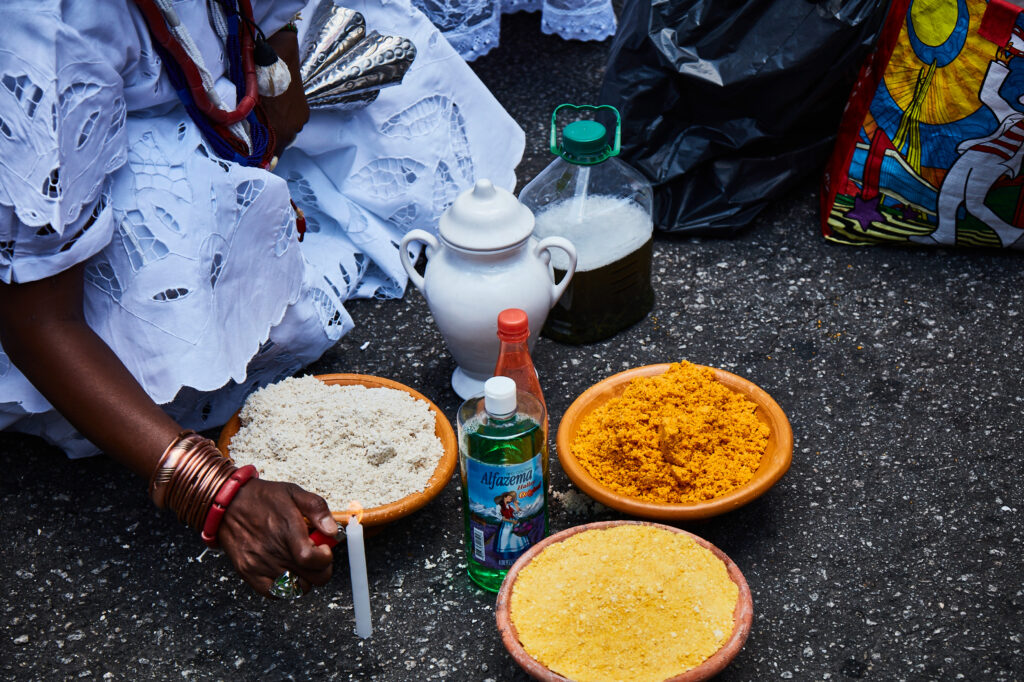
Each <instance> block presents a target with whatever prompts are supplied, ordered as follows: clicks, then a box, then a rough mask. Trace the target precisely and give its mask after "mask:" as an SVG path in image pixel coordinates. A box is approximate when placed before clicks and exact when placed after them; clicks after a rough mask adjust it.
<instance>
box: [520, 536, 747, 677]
mask: <svg viewBox="0 0 1024 682" xmlns="http://www.w3.org/2000/svg"><path fill="white" fill-rule="evenodd" d="M738 598H739V588H738V586H737V585H736V583H735V582H733V580H732V579H731V578H730V577H729V572H728V569H727V567H726V566H725V564H724V563H723V562H722V560H721V559H719V558H718V557H717V556H715V554H714V553H712V552H711V551H710V550H708V549H706V548H705V547H702V546H701V545H700V544H698V543H697V542H696V541H694V539H693V538H692V537H690V536H689V535H688V534H683V533H674V532H672V531H670V530H665V529H662V528H657V527H654V526H649V525H621V526H614V527H610V528H605V529H595V530H587V531H584V532H581V533H578V534H576V535H572V536H571V537H569V538H567V539H565V540H563V541H561V542H557V543H554V544H552V545H550V546H548V547H546V548H544V550H543V551H542V552H540V553H539V554H538V555H537V556H535V557H534V558H533V559H532V560H531V561H530V562H529V564H527V565H526V566H524V567H523V568H522V570H520V571H519V573H518V575H517V576H516V579H515V583H514V585H513V588H512V593H511V596H510V599H509V615H510V618H511V621H512V623H513V625H514V626H515V629H516V633H517V634H518V639H519V642H520V644H521V645H522V647H523V648H524V649H525V650H526V652H527V653H528V654H529V655H530V656H532V657H533V658H534V659H536V660H537V661H538V662H540V663H542V664H543V665H544V666H546V667H547V668H548V669H549V670H551V671H553V672H555V673H558V674H559V675H563V676H564V677H567V678H569V679H572V680H576V681H577V682H591V681H592V682H597V681H599V680H612V679H621V680H626V679H628V680H634V681H636V682H644V681H650V682H661V681H662V680H665V679H668V678H671V677H673V676H676V675H679V674H681V673H684V672H686V671H688V670H691V669H692V668H695V667H697V666H698V665H700V664H701V663H703V662H704V661H705V660H707V659H708V658H710V657H711V656H712V655H713V654H715V653H716V652H717V651H718V650H719V649H721V647H722V646H723V645H724V644H725V643H726V641H727V640H729V638H730V636H731V635H732V633H733V630H734V620H733V616H734V611H735V609H736V604H737V600H738Z"/></svg>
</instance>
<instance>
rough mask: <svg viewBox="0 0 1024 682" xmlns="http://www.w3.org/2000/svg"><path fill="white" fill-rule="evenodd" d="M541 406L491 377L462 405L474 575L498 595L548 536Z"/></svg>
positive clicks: (465, 500)
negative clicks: (519, 562)
mask: <svg viewBox="0 0 1024 682" xmlns="http://www.w3.org/2000/svg"><path fill="white" fill-rule="evenodd" d="M543 423H544V407H543V405H541V403H540V401H539V400H537V399H536V398H535V397H534V396H532V395H530V394H529V393H525V392H517V391H516V384H515V381H513V380H512V379H510V378H508V377H492V378H490V379H488V380H487V382H486V383H485V384H484V395H483V396H478V397H475V398H470V399H469V400H467V401H466V402H464V403H463V404H462V407H460V408H459V414H458V424H459V468H460V473H461V476H462V511H463V516H464V519H465V547H466V560H467V564H468V572H469V577H470V578H471V579H472V580H473V582H475V583H477V584H478V585H480V587H483V588H484V589H485V590H490V591H491V592H497V591H498V589H499V588H500V587H501V582H502V580H504V579H505V574H506V573H508V569H509V568H511V566H512V564H514V563H515V561H516V559H518V558H519V557H520V556H521V555H522V554H523V552H525V551H526V550H527V549H529V548H530V547H531V546H533V545H534V544H536V543H537V542H539V541H540V540H541V539H543V538H544V536H545V535H547V530H548V527H547V526H548V513H547V495H548V457H547V448H546V447H545V443H544V429H543V428H542V426H541V425H542V424H543Z"/></svg>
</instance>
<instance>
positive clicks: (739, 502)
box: [556, 362, 793, 521]
mask: <svg viewBox="0 0 1024 682" xmlns="http://www.w3.org/2000/svg"><path fill="white" fill-rule="evenodd" d="M673 364H677V363H671V362H665V363H659V364H653V365H642V366H639V367H633V368H631V369H627V370H625V371H622V372H618V373H616V374H613V375H611V376H609V377H607V378H605V379H603V380H601V381H599V382H597V383H596V384H594V385H593V386H591V387H590V388H588V389H587V390H585V391H584V392H583V393H581V394H580V396H579V397H578V398H576V400H574V401H573V403H572V404H571V405H570V406H569V409H568V410H566V412H565V415H564V416H563V417H562V421H561V422H560V423H559V425H558V432H557V436H556V445H557V447H558V461H559V463H560V464H561V465H562V469H563V470H564V471H565V473H566V475H568V476H569V478H570V479H571V480H572V482H573V483H574V484H575V485H576V486H577V487H579V488H580V489H581V490H582V491H583V492H585V493H586V494H587V495H589V496H590V497H591V498H593V499H595V500H597V501H598V502H600V503H601V504H603V505H605V506H607V507H611V508H612V509H616V510H618V511H621V512H624V513H627V514H630V515H632V516H637V517H640V518H647V519H654V520H660V521H692V520H697V519H704V518H709V517H712V516H717V515H718V514H723V513H725V512H729V511H732V510H733V509H736V508H738V507H741V506H743V505H745V504H747V503H749V502H751V501H752V500H754V499H756V498H758V497H760V496H761V495H763V494H764V493H765V492H767V491H768V490H769V489H770V488H771V487H772V486H773V485H775V483H777V482H778V480H779V479H780V478H782V475H783V474H785V473H786V471H787V470H788V469H789V466H790V463H791V462H792V458H793V430H792V427H791V426H790V423H789V419H788V418H787V417H786V413H785V412H783V410H782V408H781V407H779V404H778V403H776V402H775V400H774V399H773V398H772V397H771V396H770V395H769V394H768V393H767V392H766V391H764V390H763V389H762V388H760V387H759V386H757V385H756V384H755V383H753V382H752V381H750V380H749V379H745V378H744V377H741V376H739V375H738V374H733V373H732V372H729V371H727V370H724V369H719V368H717V367H709V366H707V365H698V364H697V363H691V364H693V365H694V366H695V367H701V368H706V369H710V370H711V371H712V372H713V373H714V374H715V378H716V379H717V380H718V381H719V382H721V383H723V384H725V385H726V386H727V387H728V388H730V389H732V390H733V391H736V392H737V393H741V394H743V395H745V396H747V397H748V398H750V399H751V400H752V401H754V402H755V403H757V405H758V409H757V414H758V415H759V416H761V417H762V418H763V419H764V420H766V421H767V423H768V426H769V428H770V429H771V432H772V436H774V441H772V436H769V447H768V449H767V450H766V451H765V454H764V457H763V458H762V463H761V467H760V468H759V469H758V470H757V472H756V473H755V474H754V477H753V478H752V479H751V480H750V481H748V482H747V483H745V484H744V485H741V486H739V487H738V488H736V489H734V490H731V491H730V492H728V493H726V494H725V495H721V496H719V497H716V498H713V499H711V500H706V501H704V502H697V503H692V504H681V503H669V502H648V501H645V500H640V499H637V498H634V497H628V496H626V495H623V494H621V493H617V492H615V491H613V490H611V489H610V488H607V487H606V486H605V485H604V484H603V483H601V482H600V481H598V480H597V479H596V478H594V477H593V476H591V475H590V473H589V472H588V471H587V470H586V469H584V468H583V466H582V465H581V464H580V463H579V461H578V460H577V459H576V458H575V457H574V456H573V454H572V439H573V437H574V436H575V427H576V426H578V424H579V422H580V421H581V420H582V419H583V417H585V416H586V415H587V414H589V413H590V412H591V411H592V410H594V409H595V408H597V407H599V406H600V405H602V404H603V403H604V402H606V401H607V399H609V398H610V397H614V396H611V395H608V394H607V391H608V390H609V389H612V390H615V391H616V392H615V394H614V395H620V394H621V393H622V391H624V390H625V387H626V385H627V384H628V383H629V382H630V381H632V380H633V379H634V378H636V377H641V376H655V375H658V374H663V373H665V372H666V371H668V368H669V367H671V366H672V365H673ZM602 397H604V399H603V400H602V399H601V398H602ZM570 425H571V426H572V427H574V428H573V432H572V433H570V432H569V427H570Z"/></svg>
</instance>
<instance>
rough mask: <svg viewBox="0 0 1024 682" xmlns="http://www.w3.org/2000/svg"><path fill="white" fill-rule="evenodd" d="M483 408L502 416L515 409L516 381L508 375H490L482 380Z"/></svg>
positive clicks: (489, 412)
mask: <svg viewBox="0 0 1024 682" xmlns="http://www.w3.org/2000/svg"><path fill="white" fill-rule="evenodd" d="M484 409H485V410H487V414H492V415H494V416H496V417H504V416H506V415H510V414H512V413H513V412H515V411H516V382H515V381H513V380H512V379H510V378H509V377H491V378H490V379H488V380H487V381H485V382H484Z"/></svg>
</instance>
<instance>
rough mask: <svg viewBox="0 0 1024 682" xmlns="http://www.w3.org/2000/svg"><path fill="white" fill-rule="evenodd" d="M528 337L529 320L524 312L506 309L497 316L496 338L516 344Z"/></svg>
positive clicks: (516, 309) (517, 309)
mask: <svg viewBox="0 0 1024 682" xmlns="http://www.w3.org/2000/svg"><path fill="white" fill-rule="evenodd" d="M529 336H530V320H529V318H528V317H527V316H526V311H525V310H520V309H519V308H507V309H505V310H502V311H501V313H499V314H498V338H499V339H501V340H502V341H508V342H511V343H516V342H518V341H525V340H526V339H527V338H529Z"/></svg>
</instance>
